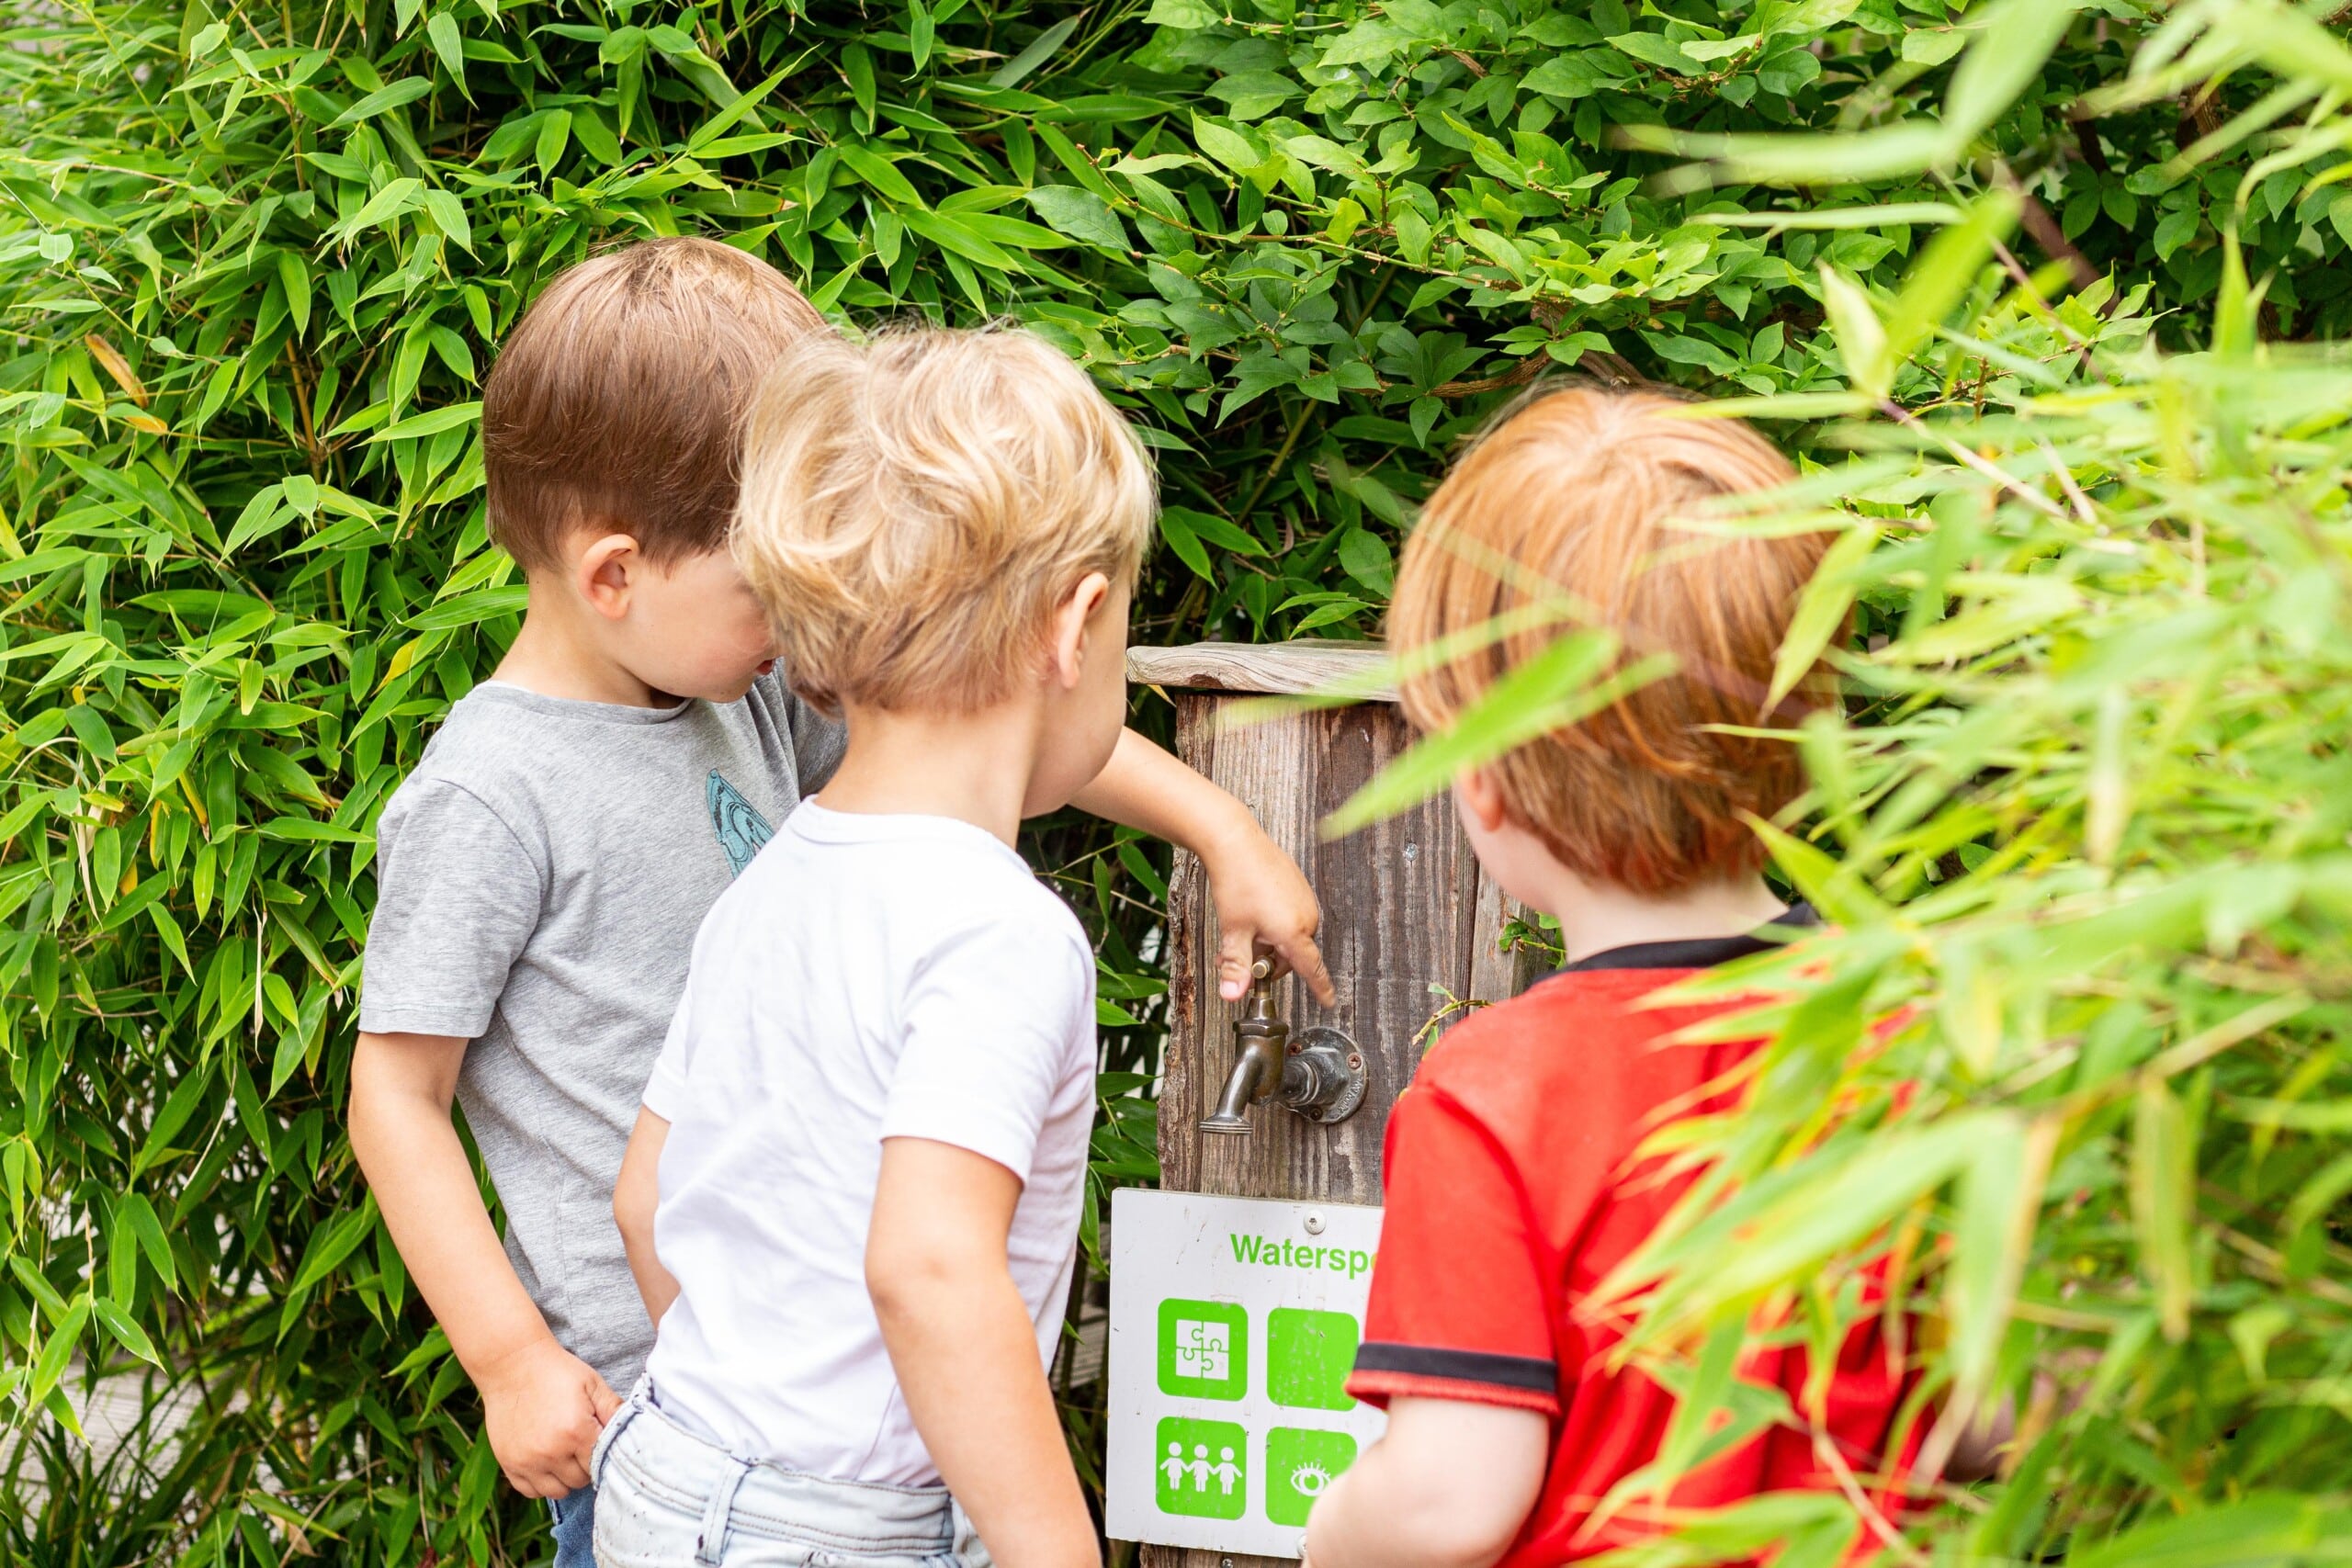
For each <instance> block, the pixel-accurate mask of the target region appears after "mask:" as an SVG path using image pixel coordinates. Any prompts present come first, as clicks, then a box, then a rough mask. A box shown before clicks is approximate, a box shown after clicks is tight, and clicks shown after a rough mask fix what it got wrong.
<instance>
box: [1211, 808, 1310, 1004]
mask: <svg viewBox="0 0 2352 1568" xmlns="http://www.w3.org/2000/svg"><path fill="white" fill-rule="evenodd" d="M1201 863H1202V865H1203V866H1204V868H1205V869H1206V870H1207V872H1208V874H1209V899H1210V901H1211V902H1212V903H1213V904H1215V905H1216V923H1217V954H1216V980H1217V987H1216V988H1217V994H1218V995H1220V996H1222V997H1223V998H1225V999H1226V1000H1227V1001H1229V1002H1238V1001H1239V1000H1240V999H1241V998H1243V997H1245V996H1247V995H1248V994H1249V991H1250V965H1251V964H1254V963H1256V962H1257V957H1258V953H1259V950H1261V948H1271V949H1272V950H1273V952H1274V953H1275V954H1276V955H1277V956H1278V957H1280V958H1281V959H1282V961H1283V963H1284V964H1288V965H1289V966H1290V967H1291V968H1292V969H1294V970H1295V971H1297V974H1298V977H1299V978H1300V979H1302V980H1304V981H1306V988H1307V989H1308V990H1310V991H1312V992H1314V993H1315V999H1316V1000H1317V1001H1318V1002H1321V1003H1322V1004H1323V1005H1324V1006H1325V1007H1329V1006H1330V1005H1331V1004H1332V1003H1333V1002H1334V1001H1336V1000H1337V999H1338V993H1337V992H1335V991H1334V990H1333V989H1332V988H1331V976H1330V972H1329V970H1327V969H1326V968H1324V966H1323V954H1322V952H1321V950H1319V949H1318V948H1317V946H1316V945H1315V933H1316V931H1317V930H1318V929H1319V928H1320V927H1321V926H1322V924H1323V910H1322V908H1321V907H1320V906H1319V905H1317V903H1316V901H1315V890H1314V889H1313V888H1311V887H1309V886H1307V885H1306V874H1304V873H1302V872H1301V871H1300V870H1299V869H1298V864H1297V863H1296V862H1295V861H1293V860H1292V859H1291V858H1290V856H1288V855H1286V854H1284V853H1283V852H1282V851H1281V850H1280V849H1279V848H1278V847H1276V845H1275V843H1274V841H1273V840H1272V839H1270V838H1268V837H1267V836H1266V833H1265V830H1264V829H1261V828H1260V827H1259V826H1258V825H1257V823H1256V822H1255V821H1254V820H1252V821H1250V822H1249V824H1248V827H1247V830H1246V831H1242V832H1238V833H1237V834H1235V835H1234V836H1233V838H1232V839H1230V840H1227V843H1226V844H1224V845H1223V846H1221V847H1219V848H1218V849H1217V850H1216V852H1215V853H1214V854H1204V855H1203V856H1202V859H1201Z"/></svg>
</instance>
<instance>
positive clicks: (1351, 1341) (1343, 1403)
mask: <svg viewBox="0 0 2352 1568" xmlns="http://www.w3.org/2000/svg"><path fill="white" fill-rule="evenodd" d="M1356 1332H1357V1331H1356V1320H1355V1319H1354V1318H1352V1317H1351V1316H1350V1315H1348V1314H1346V1313H1343V1312H1308V1311H1306V1310H1304V1309H1302V1308H1298V1307H1276V1308H1275V1309H1274V1310H1273V1311H1272V1313H1271V1314H1268V1316H1267V1318H1266V1397H1267V1398H1269V1399H1271V1400H1272V1401H1273V1402H1274V1403H1275V1404H1283V1405H1287V1406H1289V1407H1290V1408H1291V1409H1293V1410H1352V1409H1354V1408H1355V1403H1356V1402H1355V1400H1354V1399H1353V1398H1352V1397H1351V1396H1350V1394H1349V1393H1348V1389H1347V1382H1348V1373H1349V1372H1350V1371H1352V1370H1353V1369H1354V1367H1355V1364H1356Z"/></svg>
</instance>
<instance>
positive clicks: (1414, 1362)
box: [1356, 1339, 1560, 1393]
mask: <svg viewBox="0 0 2352 1568" xmlns="http://www.w3.org/2000/svg"><path fill="white" fill-rule="evenodd" d="M1356 1371H1360V1372H1397V1373H1400V1374H1402V1375H1404V1376H1407V1377H1416V1378H1444V1379H1446V1380H1448V1381H1449V1382H1479V1383H1486V1384H1487V1385H1489V1386H1490V1387H1494V1388H1523V1389H1528V1390H1531V1391H1532V1392H1534V1393H1554V1392H1555V1391H1556V1390H1557V1389H1558V1387H1559V1385H1560V1364H1559V1363H1558V1362H1557V1361H1552V1360H1546V1359H1544V1358H1543V1357H1540V1356H1503V1355H1498V1354H1496V1353H1495V1352H1493V1351H1491V1350H1441V1349H1436V1348H1432V1347H1430V1346H1427V1345H1394V1344H1386V1343H1383V1342H1382V1341H1380V1340H1376V1339H1374V1340H1367V1341H1366V1342H1364V1343H1363V1344H1362V1345H1359V1346H1357V1347H1356Z"/></svg>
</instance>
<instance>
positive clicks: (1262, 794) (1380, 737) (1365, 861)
mask: <svg viewBox="0 0 2352 1568" xmlns="http://www.w3.org/2000/svg"><path fill="white" fill-rule="evenodd" d="M1381 657H1382V655H1381V651H1380V649H1378V648H1377V647H1374V646H1370V645H1365V644H1346V643H1313V642H1301V643H1287V644H1274V645H1267V646H1260V645H1250V644H1234V643H1201V644H1196V645H1193V646H1192V647H1189V648H1167V649H1162V648H1139V649H1133V650H1132V651H1131V652H1130V653H1129V654H1128V658H1127V674H1128V678H1129V680H1131V681H1133V682H1136V683H1137V684H1140V685H1152V686H1158V687H1160V688H1162V689H1163V690H1166V691H1167V692H1168V694H1169V695H1170V698H1171V699H1172V700H1173V701H1174V702H1175V705H1176V749H1177V752H1178V754H1179V755H1180V756H1182V758H1183V760H1184V761H1186V762H1188V763H1190V764H1191V765H1192V766H1193V768H1195V769H1197V770H1199V771H1200V772H1201V773H1205V774H1206V775H1207V776H1208V777H1210V778H1212V779H1214V780H1216V782H1217V783H1218V784H1222V785H1223V786H1224V787H1225V788H1227V790H1230V791H1231V792H1232V793H1233V794H1234V795H1238V797H1239V798H1240V799H1241V800H1242V801H1243V802H1244V803H1245V804H1247V805H1248V806H1249V807H1250V809H1251V810H1252V811H1254V812H1255V813H1257V817H1258V820H1259V821H1260V822H1261V823H1262V824H1264V826H1265V829H1266V831H1267V832H1269V833H1271V834H1272V836H1273V839H1274V841H1275V842H1276V843H1278V844H1280V845H1281V846H1282V847H1283V849H1284V850H1286V851H1288V852H1290V853H1291V854H1292V855H1293V856H1295V858H1296V859H1297V861H1298V863H1299V864H1300V865H1301V866H1302V867H1303V868H1305V870H1306V875H1307V880H1308V881H1309V882H1311V883H1312V884H1313V885H1314V887H1315V892H1316V895H1317V897H1318V898H1319V899H1320V900H1321V901H1322V906H1323V931H1322V939H1321V940H1322V945H1323V955H1324V957H1325V959H1326V960H1327V961H1328V962H1329V964H1330V967H1331V978H1332V982H1333V984H1334V985H1335V986H1336V987H1338V990H1339V1001H1338V1004H1337V1005H1336V1006H1335V1007H1333V1008H1330V1009H1328V1010H1327V1009H1325V1008H1324V1007H1322V1006H1321V1005H1320V1004H1319V1003H1317V1001H1315V999H1314V998H1312V997H1310V996H1309V995H1308V994H1307V992H1306V987H1304V986H1301V985H1300V984H1298V982H1297V981H1296V979H1295V978H1286V979H1284V980H1283V982H1282V984H1281V985H1280V987H1278V988H1277V993H1276V1009H1277V1010H1278V1011H1279V1012H1280V1014H1281V1016H1282V1017H1283V1019H1284V1020H1286V1021H1288V1022H1289V1023H1290V1025H1291V1027H1292V1028H1293V1029H1294V1030H1298V1029H1303V1028H1306V1027H1308V1026H1310V1025H1314V1024H1318V1023H1326V1024H1331V1025H1335V1026H1337V1027H1338V1028H1340V1029H1343V1030H1345V1031H1346V1032H1348V1033H1349V1034H1351V1035H1352V1036H1353V1037H1354V1039H1355V1042H1356V1043H1357V1045H1358V1046H1359V1047H1360V1048H1361V1049H1362V1050H1363V1054H1364V1057H1365V1060H1366V1064H1367V1066H1369V1068H1370V1071H1371V1075H1372V1083H1371V1087H1370V1090H1369V1092H1368V1093H1367V1094H1366V1096H1365V1099H1364V1104H1363V1109H1362V1110H1361V1111H1357V1112H1356V1114H1355V1115H1354V1116H1353V1117H1351V1118H1350V1119H1349V1120H1348V1121H1346V1122H1341V1123H1340V1124H1339V1125H1338V1126H1335V1127H1323V1126H1317V1125H1315V1124H1313V1123H1310V1122H1307V1121H1306V1119H1305V1118H1303V1117H1300V1116H1297V1115H1295V1114H1294V1113H1293V1112H1291V1111H1287V1110H1285V1109H1283V1107H1282V1106H1281V1105H1279V1104H1277V1103H1273V1102H1271V1101H1269V1102H1266V1103H1263V1104H1260V1105H1256V1106H1253V1107H1252V1108H1251V1109H1250V1123H1251V1126H1250V1133H1249V1134H1247V1135H1246V1136H1243V1135H1236V1134H1215V1133H1203V1132H1202V1131H1201V1130H1200V1121H1201V1118H1202V1116H1203V1115H1204V1114H1205V1113H1206V1111H1208V1110H1209V1109H1210V1108H1211V1107H1212V1106H1214V1104H1215V1103H1216V1096H1217V1092H1218V1090H1219V1089H1222V1088H1223V1087H1224V1083H1225V1078H1226V1075H1227V1072H1228V1071H1229V1070H1230V1068H1231V1066H1232V1064H1233V1034H1232V1022H1233V1016H1234V1009H1233V1008H1232V1007H1231V1006H1230V1005H1229V1004H1227V1002H1226V1001H1225V1000H1224V998H1221V997H1219V996H1218V995H1217V989H1216V919H1215V916H1214V914H1213V912H1212V911H1211V909H1210V907H1209V899H1208V886H1207V880H1206V878H1205V877H1204V875H1203V874H1202V871H1201V867H1200V863H1198V862H1197V861H1195V860H1193V858H1192V857H1191V856H1189V855H1185V854H1182V853H1180V854H1178V855H1177V857H1176V865H1175V876H1174V879H1173V881H1172V882H1171V883H1170V888H1169V899H1168V902H1169V937H1170V964H1169V1036H1168V1051H1167V1063H1166V1070H1165V1077H1164V1078H1163V1081H1162V1083H1161V1086H1160V1091H1159V1157H1160V1163H1161V1185H1162V1186H1163V1187H1165V1188H1166V1189H1168V1190H1170V1191H1184V1192H1215V1193H1220V1194H1226V1195H1230V1196H1235V1197H1246V1198H1290V1199H1302V1198H1328V1199H1330V1200H1331V1201H1335V1202H1342V1203H1377V1202H1379V1201H1380V1198H1381V1175H1380V1164H1381V1139H1382V1135H1383V1134H1385V1131H1386V1129H1387V1125H1388V1108H1389V1106H1390V1105H1391V1104H1393V1103H1394V1102H1395V1100H1396V1099H1397V1094H1398V1092H1399V1091H1400V1090H1402V1089H1404V1087H1405V1085H1406V1084H1407V1083H1408V1082H1409V1081H1410V1080H1411V1078H1412V1076H1413V1070H1414V1068H1415V1067H1416V1066H1418V1065H1419V1061H1420V1056H1421V1040H1422V1037H1423V1036H1424V1035H1425V1034H1426V1033H1427V1032H1428V1030H1429V1028H1430V1024H1431V1022H1432V1021H1433V1020H1435V1019H1437V1018H1438V1016H1439V1015H1440V1014H1441V1013H1442V1012H1444V1011H1445V1010H1446V1009H1447V1007H1448V1005H1449V1000H1450V999H1453V1000H1459V1001H1468V1000H1473V999H1475V1000H1480V1001H1499V1000H1502V999H1503V998H1507V997H1509V996H1510V995H1511V994H1513V992H1514V991H1516V990H1517V988H1518V981H1519V976H1518V975H1517V974H1516V973H1515V972H1514V965H1513V964H1512V962H1511V960H1510V959H1509V958H1507V957H1505V956H1504V955H1503V954H1502V953H1500V952H1499V951H1498V939H1499V937H1500V935H1501V931H1502V925H1503V919H1504V908H1503V903H1504V901H1503V897H1502V894H1501V890H1500V889H1499V888H1498V887H1496V886H1494V884H1493V883H1492V882H1490V881H1488V880H1487V878H1486V877H1484V876H1482V875H1481V874H1480V873H1479V869H1478V863H1477V861H1476V859H1475V858H1474V857H1473V856H1472V854H1471V852H1470V847H1469V844H1468V843H1467V841H1466V840H1464V837H1463V833H1462V829H1461V827H1460V825H1459V823H1458V822H1457V821H1456V820H1455V818H1454V815H1453V803H1452V802H1451V801H1450V800H1449V799H1447V798H1445V797H1443V796H1440V797H1438V798H1436V799H1433V800H1429V801H1424V802H1423V803H1422V804H1420V805H1419V806H1417V807H1413V808H1412V809H1410V810H1408V811H1406V812H1403V813H1401V814H1400V815H1398V816H1396V817H1392V818H1388V819H1387V820H1385V821H1384V822H1379V823H1375V824H1374V825H1373V826H1372V827H1369V828H1366V829H1363V830H1362V831H1360V832H1357V833H1353V834H1351V835H1350V836H1349V837H1347V838H1345V839H1340V840H1336V841H1326V840H1324V839H1323V838H1322V836H1321V834H1320V833H1319V831H1318V828H1319V825H1320V823H1321V821H1322V819H1323V818H1324V817H1326V816H1327V815H1329V813H1330V812H1331V811H1332V810H1333V809H1334V808H1335V807H1338V806H1339V805H1340V803H1341V802H1343V801H1345V800H1346V799H1347V798H1348V797H1349V796H1350V795H1353V794H1354V793H1355V792H1356V790H1357V789H1358V788H1360V787H1362V785H1363V784H1364V783H1365V782H1366V781H1368V780H1369V779H1371V778H1372V776H1373V775H1374V773H1378V772H1379V771H1380V770H1381V769H1382V768H1383V767H1384V766H1385V765H1386V764H1387V763H1388V762H1389V761H1391V760H1392V759H1394V758H1395V757H1397V755H1398V754H1399V753H1401V752H1402V751H1404V750H1405V749H1406V748H1407V747H1408V745H1409V744H1410V743H1411V734H1410V730H1409V728H1408V726H1407V724H1406V722H1405V717H1404V715H1403V713H1402V712H1401V711H1400V710H1399V709H1398V708H1397V705H1396V704H1395V703H1394V702H1393V701H1367V702H1363V703H1358V704H1355V705H1350V706H1346V707H1339V708H1323V709H1315V710H1306V711H1300V712H1294V713H1287V714H1283V715H1281V716H1277V717H1274V718H1272V719H1268V720H1265V721H1262V722H1257V723H1250V724H1248V725H1246V726H1244V725H1237V724H1235V723H1234V722H1233V721H1232V717H1231V710H1232V708H1233V706H1234V704H1235V701H1236V699H1238V698H1240V697H1246V696H1251V695H1261V694H1291V693H1298V692H1306V691H1312V690H1317V689H1318V688H1325V687H1329V686H1330V685H1331V684H1333V683H1334V682H1337V681H1341V680H1348V679H1351V678H1352V679H1353V680H1356V681H1359V682H1361V681H1364V680H1366V679H1367V678H1368V676H1369V675H1370V673H1371V671H1374V669H1375V668H1376V667H1377V665H1378V663H1379V661H1380V660H1381ZM1367 690H1368V692H1371V694H1376V695H1379V696H1393V694H1392V693H1387V692H1385V691H1376V690H1374V689H1369V688H1368V689H1367ZM1432 986H1435V987H1442V990H1436V991H1433V990H1432V989H1431V987H1432ZM1143 1561H1144V1563H1145V1565H1146V1568H1226V1565H1228V1564H1229V1565H1230V1568H1250V1565H1254V1564H1259V1563H1271V1562H1276V1561H1279V1560H1276V1559H1262V1558H1252V1557H1242V1556H1230V1555H1227V1554H1225V1553H1220V1552H1214V1551H1183V1550H1180V1549H1177V1548H1172V1547H1159V1546H1147V1547H1145V1548H1144V1549H1143Z"/></svg>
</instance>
